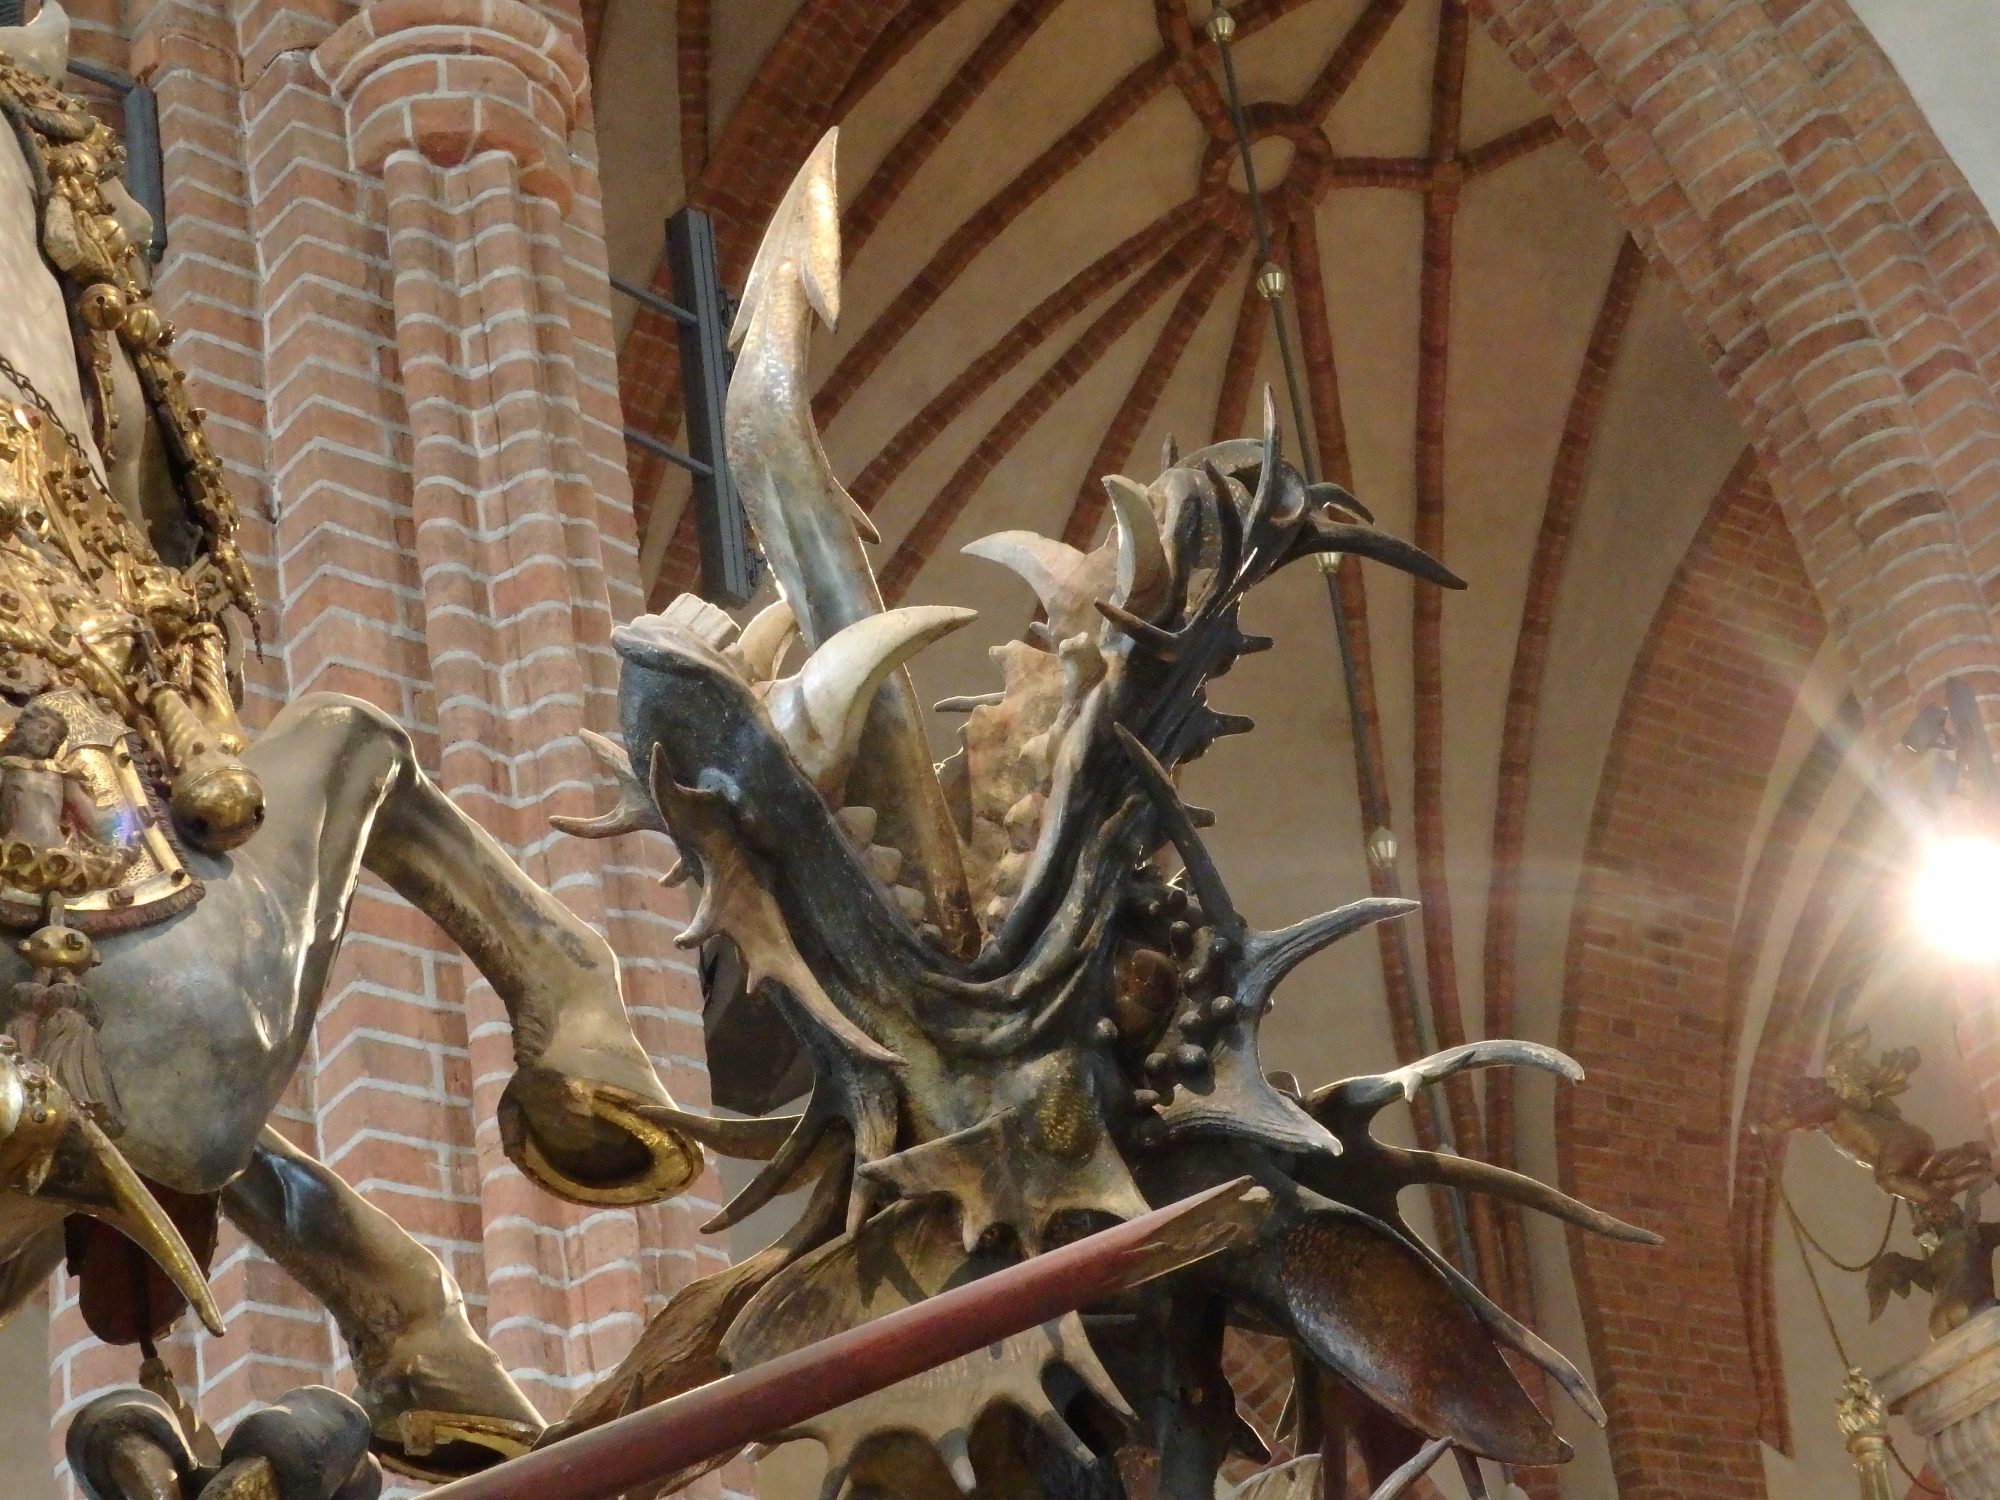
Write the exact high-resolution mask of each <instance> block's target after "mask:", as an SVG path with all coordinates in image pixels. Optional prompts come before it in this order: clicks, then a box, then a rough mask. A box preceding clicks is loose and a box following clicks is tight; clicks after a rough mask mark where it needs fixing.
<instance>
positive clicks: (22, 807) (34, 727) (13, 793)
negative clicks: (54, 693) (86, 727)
mask: <svg viewBox="0 0 2000 1500" xmlns="http://www.w3.org/2000/svg"><path fill="white" fill-rule="evenodd" d="M68 738H69V724H68V722H67V721H66V720H64V718H63V716H62V714H61V712H60V711H58V710H57V709H56V708H55V707H54V706H53V705H51V704H49V703H47V702H45V701H44V700H42V699H40V698H35V699H31V700H30V701H29V703H28V705H27V706H26V707H25V708H23V709H22V710H21V712H20V716H19V717H18V718H16V719H15V720H14V726H13V728H11V729H9V730H8V731H7V737H6V738H5V739H4V740H0V838H3V839H11V840H14V841H16V842H19V843H23V844H27V845H29V846H30V847H31V848H35V849H60V848H62V847H63V846H64V845H65V844H67V843H68V842H69V839H70V835H69V833H68V832H67V831H66V830H65V829H64V826H63V820H64V816H65V814H67V816H68V817H69V819H70V820H71V822H72V823H73V825H74V826H75V828H77V829H78V830H79V831H84V837H86V838H88V837H89V833H88V832H87V830H89V829H90V827H91V824H92V821H93V820H94V818H95V816H96V813H97V805H96V803H95V802H94V801H93V800H92V799H91V795H90V790H89V788H88V787H86V786H84V784H83V782H82V780H81V779H80V778H79V777H78V776H77V775H76V773H74V772H73V771H71V770H69V769H68V768H67V767H65V766H64V765H63V763H62V760H61V759H60V757H61V755H62V750H63V743H64V741H66V740H67V739H68Z"/></svg>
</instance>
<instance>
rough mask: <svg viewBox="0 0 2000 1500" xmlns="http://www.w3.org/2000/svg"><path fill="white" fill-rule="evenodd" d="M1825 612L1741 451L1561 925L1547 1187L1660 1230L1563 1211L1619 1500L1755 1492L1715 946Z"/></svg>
mask: <svg viewBox="0 0 2000 1500" xmlns="http://www.w3.org/2000/svg"><path fill="white" fill-rule="evenodd" d="M1824 634H1825V626H1824V624H1823V622H1822V620H1821V617H1820V613H1819V610H1818V607H1817V605H1816V603H1815V601H1814V599H1813V596H1812V592H1811V589H1810V587H1809V585H1808V583H1807V580H1806V577H1805V574H1804V571H1803V569H1802V568H1801V566H1800V563H1799V560H1798V554H1797V549H1796V547H1795V545H1794V543H1793V541H1792V538H1791V535H1790V533H1789V531H1788V530H1787V528H1786V526H1785V523H1784V518H1783V516H1782V515H1781V513H1780V511H1779V509H1778V507H1777V505H1776V503H1775V502H1774V500H1773V499H1772V497H1771V494H1770V491H1769V489H1768V487H1767V486H1766V485H1765V484H1764V482H1763V481H1762V479H1761V478H1760V477H1758V475H1757V474H1756V473H1755V471H1754V470H1753V469H1752V468H1751V467H1750V466H1749V465H1748V464H1744V465H1739V467H1738V469H1737V471H1736V472H1735V473H1734V474H1733V475H1732V476H1731V478H1730V481H1729V483H1728V484H1727V485H1726V487H1725V488H1724V490H1723V491H1722V493H1721V494H1720V495H1719V496H1718V497H1717V500H1716V503H1715V505H1714V507H1713V508H1712V510H1711V512H1710V514H1709V516H1708V518H1707V520H1706V521H1705V522H1704V524H1703V528H1702V531H1701V533H1700V535H1699V536H1698V537H1697V539H1696V541H1695V543H1694V545H1693V546H1692V547H1691V548H1690V549H1689V552H1688V554H1687V556H1686V558H1685V559H1684V561H1683V562H1682V564H1681V567H1680V571H1679V573H1678V574H1677V576H1676V577H1675V579H1674V582H1673V584H1672V586H1671V587H1670V589H1669V590H1668V593H1667V597H1666V599H1665V601H1664V602H1663V603H1662V604H1661V606H1660V609H1659V612H1658V614H1657V615H1656V616H1655V619H1654V624H1653V630H1652V634H1651V637H1650V638H1649V640H1648V642H1647V645H1646V648H1645V651H1644V652H1643V654H1642V655H1641V658H1640V660H1639V662H1638V664H1637V666H1636V667H1635V669H1634V671H1633V674H1632V678H1631V681H1630V683H1629V685H1628V687H1627V690H1626V696H1625V702H1624V706H1623V708H1622V710H1621V714H1620V721H1619V726H1618V731H1617V735H1616V737H1615V739H1614V741H1613V745H1612V750H1611V754H1610V757H1609V760H1608V763H1607V765H1606V768H1605V772H1604V777H1603V781H1602V784H1601V787H1600V790H1599V794H1598V804H1597V810H1596V814H1595V818H1594V821H1593V825H1592V830H1591V836H1590V841H1589V845H1588V849H1587V852H1586V855H1585V863H1584V870H1583V876H1582V884H1581V888H1580V892H1579V896H1578V903H1577V907H1576V912H1575V916H1574V919H1573V924H1572V927H1571V933H1570V948H1569V954H1568V959H1567V968H1566V974H1565V982H1564V1000H1563V1024H1562V1037H1561V1045H1562V1046H1563V1048H1564V1050H1566V1051H1568V1052H1570V1053H1571V1054H1572V1055H1574V1056H1575V1057H1576V1058H1577V1060H1578V1061H1579V1062H1581V1063H1582V1064H1583V1065H1584V1067H1585V1069H1586V1070H1587V1073H1588V1078H1587V1079H1586V1081H1584V1082H1583V1083H1580V1084H1578V1085H1577V1086H1576V1087H1575V1088H1574V1089H1572V1090H1566V1091H1564V1092H1563V1093H1562V1094H1561V1095H1559V1096H1558V1105H1557V1110H1558V1114H1557V1142H1558V1155H1559V1159H1560V1161H1561V1165H1562V1175H1563V1186H1564V1187H1565V1188H1566V1189H1567V1190H1568V1191H1570V1192H1572V1193H1574V1194H1576V1195H1577V1196H1578V1197H1580V1198H1583V1199H1584V1200H1585V1201H1587V1202H1590V1203H1595V1204H1597V1205H1599V1206H1600V1207H1602V1208H1605V1209H1607V1210H1609V1211H1610V1212H1612V1213H1614V1214H1617V1215H1619V1216H1620V1217H1621V1218H1624V1219H1627V1220H1630V1221H1632V1222H1635V1223H1638V1224H1642V1225H1644V1226H1646V1227H1647V1228H1650V1229H1654V1230H1657V1231H1659V1232H1660V1233H1662V1234H1664V1235H1666V1236H1667V1243H1666V1244H1665V1245H1664V1246H1662V1247H1660V1248H1658V1249H1653V1250H1646V1251H1637V1252H1635V1251H1633V1250H1632V1249H1631V1247H1629V1246H1624V1245H1614V1244H1612V1243H1611V1242H1608V1241H1604V1240H1600V1239H1597V1238H1595V1237H1592V1236H1587V1235H1581V1234H1572V1236H1571V1243H1570V1255H1571V1262H1572V1264H1573V1266H1574V1267H1575V1271H1576V1276H1577V1281H1578V1287H1579V1291H1580V1293H1581V1297H1582V1305H1583V1314H1584V1323H1585V1327H1586V1332H1587V1333H1588V1336H1589V1340H1590V1352H1591V1362H1592V1365H1593V1368H1594V1370H1595V1373H1596V1376H1597V1380H1598V1383H1599V1386H1600V1387H1601V1389H1602V1391H1603V1395H1604V1398H1605V1404H1606V1406H1607V1408H1608V1409H1609V1411H1610V1413H1611V1433H1610V1437H1611V1451H1612V1458H1613V1463H1614V1467H1615V1470H1616V1473H1617V1476H1618V1482H1619V1493H1620V1494H1621V1495H1622V1496H1623V1497H1624V1500H1652V1497H1657V1500H1668V1497H1674V1500H1682V1497H1686V1496H1690V1495H1704V1496H1760V1495H1762V1494H1763V1492H1764V1491H1763V1462H1762V1459H1761V1457H1760V1456H1759V1453H1758V1446H1757V1444H1758V1426H1757V1391H1756V1388H1755V1382H1754V1380H1753V1376H1752V1370H1751V1364H1750V1360H1749V1357H1748V1347H1749V1339H1748V1334H1747V1330H1746V1326H1745V1320H1744V1315H1743V1306H1742V1301H1741V1298H1740V1297H1739V1295H1738V1290H1737V1281H1736V1277H1735V1271H1734V1263H1733V1260H1732V1256H1731V1251H1730V1223H1729V1209H1728V1193H1727V1191H1726V1184H1727V1183H1728V1180H1729V1171H1728V1160H1729V1158H1728V1148H1729V1125H1730V1110H1731V1104H1732V1097H1733V1087H1734V1079H1735V1053H1736V1045H1735V1044H1736V1034H1737V1029H1738V1028H1737V1023H1736V1019H1735V1017H1734V1016H1733V1015H1732V1014H1731V1013H1730V1012H1731V1002H1732V996H1731V994H1730V988H1729V983H1728V980H1729V977H1730V958H1731V953H1732V948H1733V945H1734V941H1735V934H1736V917H1737V897H1738V892H1739V890H1740V888H1741V885H1742V881H1743V877H1744V874H1745V864H1746V861H1747V860H1748V859H1749V857H1750V854H1751V852H1752V851H1751V849H1750V848H1749V840H1750V837H1751V833H1752V830H1753V827H1754V825H1755V822H1756V818H1757V811H1758V807H1759V804H1760V803H1761V801H1762V799H1763V795H1764V787H1765V783H1766V781H1767V780H1768V778H1769V776H1770V774H1771V769H1772V764H1773V762H1774V760H1775V758H1776V756H1777V753H1778V747H1779V741H1780V738H1781V737H1782V735H1783V733H1784V730H1785V726H1786V723H1787V721H1788V719H1789V717H1790V714H1791V710H1792V707H1793V704H1794V702H1795V700H1796V698H1797V695H1798V691H1799V687H1800V684H1801V682H1802V681H1803V678H1804V673H1805V668H1806V664H1807V662H1808V661H1809V660H1810V658H1811V655H1812V653H1813V651H1814V650H1815V649H1816V648H1817V646H1818V644H1819V642H1820V641H1821V639H1822V638H1823V636H1824Z"/></svg>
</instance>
